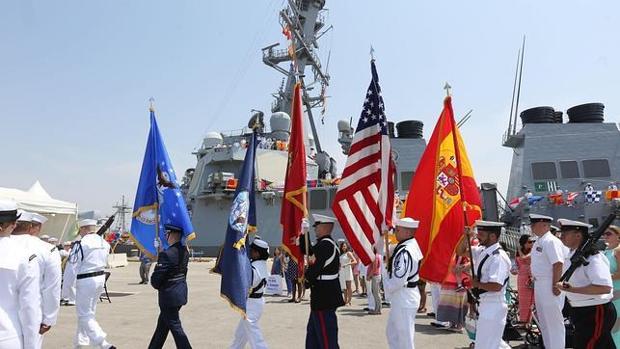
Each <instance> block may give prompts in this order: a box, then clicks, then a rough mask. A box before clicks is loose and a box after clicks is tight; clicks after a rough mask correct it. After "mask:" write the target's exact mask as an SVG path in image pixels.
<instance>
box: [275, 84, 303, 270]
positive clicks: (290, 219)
mask: <svg viewBox="0 0 620 349" xmlns="http://www.w3.org/2000/svg"><path fill="white" fill-rule="evenodd" d="M291 109H292V110H291V136H290V139H289V144H288V166H287V167H286V178H285V179H284V198H283V199H282V210H281V212H280V223H281V224H282V244H283V245H284V249H285V250H286V251H287V252H288V253H289V254H290V255H291V257H292V258H293V259H294V260H295V261H296V262H297V265H298V266H299V275H300V276H301V275H302V274H303V270H304V260H303V256H304V255H303V252H302V251H301V249H300V247H299V244H298V243H297V240H298V239H299V236H300V235H301V221H302V219H303V218H304V217H306V216H307V215H308V209H307V206H306V197H307V192H308V187H307V184H306V146H305V144H304V126H303V125H304V124H303V120H302V118H303V115H304V114H303V110H302V102H301V85H300V83H297V84H296V85H295V90H294V94H293V106H292V108H291Z"/></svg>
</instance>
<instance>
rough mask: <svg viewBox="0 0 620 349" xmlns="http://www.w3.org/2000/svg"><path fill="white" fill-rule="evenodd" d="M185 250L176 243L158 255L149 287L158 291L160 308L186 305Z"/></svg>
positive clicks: (187, 256) (186, 258) (187, 255)
mask: <svg viewBox="0 0 620 349" xmlns="http://www.w3.org/2000/svg"><path fill="white" fill-rule="evenodd" d="M187 263H189V253H188V251H187V248H186V247H185V246H183V245H182V244H181V242H177V243H175V244H173V245H171V246H170V247H168V249H167V250H165V251H162V252H160V253H159V258H158V259H157V265H155V270H154V271H153V275H151V285H152V286H153V287H154V288H155V289H157V290H158V291H159V306H160V307H178V306H182V305H185V304H187V281H186V280H185V279H186V276H187Z"/></svg>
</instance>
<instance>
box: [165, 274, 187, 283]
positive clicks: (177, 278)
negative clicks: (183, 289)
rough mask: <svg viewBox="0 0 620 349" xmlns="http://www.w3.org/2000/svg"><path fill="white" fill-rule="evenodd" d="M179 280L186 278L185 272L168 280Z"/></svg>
mask: <svg viewBox="0 0 620 349" xmlns="http://www.w3.org/2000/svg"><path fill="white" fill-rule="evenodd" d="M179 280H185V275H183V274H181V275H175V276H173V277H171V278H170V279H168V282H170V281H179Z"/></svg>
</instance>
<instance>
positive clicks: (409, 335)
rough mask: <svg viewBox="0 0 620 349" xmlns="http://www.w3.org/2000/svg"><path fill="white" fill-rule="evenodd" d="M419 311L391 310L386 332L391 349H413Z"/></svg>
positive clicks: (399, 308)
mask: <svg viewBox="0 0 620 349" xmlns="http://www.w3.org/2000/svg"><path fill="white" fill-rule="evenodd" d="M417 311H418V309H417V308H416V309H414V308H401V307H394V305H392V308H391V309H390V315H389V316H388V322H387V328H386V330H385V332H386V336H387V340H388V345H389V347H390V349H413V348H415V343H414V341H413V339H414V335H415V315H416V312H417Z"/></svg>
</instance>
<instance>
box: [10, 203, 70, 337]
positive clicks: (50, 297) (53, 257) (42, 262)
mask: <svg viewBox="0 0 620 349" xmlns="http://www.w3.org/2000/svg"><path fill="white" fill-rule="evenodd" d="M45 222H47V218H45V217H44V216H42V215H40V214H37V213H30V212H26V211H22V212H21V215H20V217H19V219H18V220H17V227H16V228H15V230H13V235H12V236H13V237H14V238H15V239H16V241H18V242H19V243H20V244H22V246H23V247H24V248H25V249H26V250H27V251H28V252H29V253H31V254H34V255H36V258H35V259H34V261H36V263H37V264H38V266H39V287H40V292H41V311H42V318H41V328H40V331H39V333H40V335H39V336H38V341H39V346H38V347H39V348H41V347H42V346H43V334H45V333H46V332H47V331H49V330H50V328H51V327H52V326H54V325H55V324H56V320H57V318H58V310H59V309H60V282H61V280H62V279H61V271H60V254H59V253H58V248H56V246H54V245H52V244H50V243H47V242H45V241H43V240H41V239H39V238H38V234H39V233H40V231H41V225H43V224H44V223H45Z"/></svg>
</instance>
